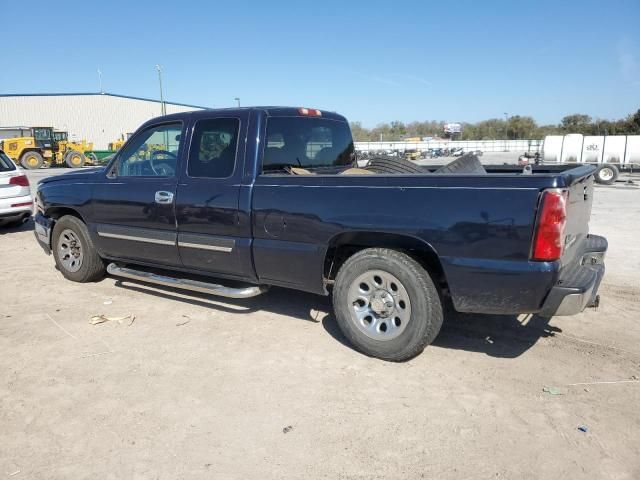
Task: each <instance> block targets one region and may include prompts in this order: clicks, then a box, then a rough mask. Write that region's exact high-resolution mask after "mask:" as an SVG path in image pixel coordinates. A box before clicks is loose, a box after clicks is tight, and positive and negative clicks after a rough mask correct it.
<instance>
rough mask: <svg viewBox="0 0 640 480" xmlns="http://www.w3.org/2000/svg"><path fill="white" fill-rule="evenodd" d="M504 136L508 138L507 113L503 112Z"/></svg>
mask: <svg viewBox="0 0 640 480" xmlns="http://www.w3.org/2000/svg"><path fill="white" fill-rule="evenodd" d="M504 138H505V140H509V114H508V113H507V112H504Z"/></svg>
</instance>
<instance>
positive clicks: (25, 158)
mask: <svg viewBox="0 0 640 480" xmlns="http://www.w3.org/2000/svg"><path fill="white" fill-rule="evenodd" d="M43 163H44V158H43V157H42V155H41V154H40V152H27V153H25V154H23V155H22V157H21V158H20V165H22V166H23V168H26V169H27V170H36V169H38V168H40V167H42V164H43Z"/></svg>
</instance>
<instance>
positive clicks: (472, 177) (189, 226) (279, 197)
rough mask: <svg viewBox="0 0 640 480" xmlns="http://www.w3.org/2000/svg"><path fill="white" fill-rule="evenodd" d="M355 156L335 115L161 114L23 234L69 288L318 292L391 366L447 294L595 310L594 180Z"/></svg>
mask: <svg viewBox="0 0 640 480" xmlns="http://www.w3.org/2000/svg"><path fill="white" fill-rule="evenodd" d="M354 158H355V157H354V146H353V140H352V137H351V132H350V129H349V125H348V123H347V121H346V120H345V118H344V117H342V116H340V115H337V114H335V113H331V112H326V111H320V110H315V109H308V108H283V107H254V108H237V109H220V110H205V111H198V112H189V113H180V114H175V115H168V116H165V117H160V118H156V119H153V120H151V121H149V122H147V123H146V124H144V125H143V126H142V127H140V129H139V130H138V131H137V132H136V133H135V134H134V135H133V136H132V137H131V138H130V139H129V140H128V141H127V143H126V144H125V145H124V146H123V148H122V149H121V150H120V151H119V152H118V153H117V154H116V155H115V157H114V158H113V160H112V161H111V162H110V163H109V164H108V165H107V166H106V167H105V168H99V169H91V170H83V171H81V172H72V173H68V174H65V175H60V176H57V177H51V178H48V179H45V180H42V181H41V182H40V184H39V186H38V193H37V199H36V206H37V215H36V227H35V229H36V237H37V239H38V241H39V242H40V243H41V244H42V246H43V247H44V248H45V249H46V251H47V252H53V255H54V258H55V262H56V265H57V267H58V269H59V270H60V271H61V272H62V274H63V275H64V276H65V277H66V278H68V279H70V280H73V281H76V282H88V281H95V280H97V279H99V278H101V277H102V276H104V275H105V273H109V274H111V275H115V276H120V277H124V278H129V279H134V280H138V281H143V282H150V283H155V284H162V285H169V286H174V287H178V288H185V289H191V290H196V291H200V292H208V293H211V294H216V295H225V296H229V297H235V298H243V297H250V296H254V295H258V294H260V293H262V292H264V291H265V290H266V289H267V288H268V286H270V285H277V286H281V287H287V288H292V289H297V290H304V291H307V292H313V293H316V294H319V295H328V294H330V293H331V294H332V295H333V304H334V309H335V313H336V318H337V321H338V324H339V326H340V328H341V329H342V331H343V333H344V334H345V336H346V337H347V338H348V339H349V340H350V341H351V342H352V343H353V345H354V346H355V347H356V348H358V349H359V350H360V351H362V352H364V353H366V354H369V355H372V356H376V357H380V358H384V359H387V360H405V359H408V358H411V357H413V356H415V355H416V354H418V353H420V352H421V351H422V350H423V349H424V347H425V346H426V345H428V344H429V343H430V342H432V341H433V340H434V338H435V337H436V335H437V334H438V332H439V330H440V327H441V324H442V319H443V307H442V306H443V301H444V299H445V297H449V298H450V299H451V301H452V304H453V306H454V308H455V309H456V310H458V311H462V312H478V313H499V314H518V313H538V314H540V315H544V316H551V315H571V314H575V313H578V312H580V311H582V310H583V309H584V308H585V307H587V306H590V305H594V304H596V303H597V302H598V298H599V297H598V295H597V289H598V286H599V284H600V281H601V279H602V276H603V274H604V263H603V259H604V254H605V252H606V249H607V242H606V240H605V239H604V238H602V237H599V236H595V235H590V234H589V230H588V222H589V216H590V212H591V202H592V197H593V173H594V171H595V168H594V167H591V166H580V167H576V168H570V167H566V166H564V167H558V168H554V167H548V166H545V167H542V166H534V167H533V169H531V167H526V168H525V170H523V169H522V167H517V166H513V167H510V166H496V167H486V168H482V167H481V171H478V170H477V169H476V170H474V171H473V173H465V171H464V168H463V169H455V168H452V169H447V168H445V169H444V170H442V169H438V170H436V169H435V168H430V169H427V168H423V167H418V166H417V165H415V164H414V163H412V162H409V161H408V160H407V161H404V162H403V161H401V160H399V159H390V158H387V159H379V160H377V161H373V162H372V164H371V166H370V167H365V168H358V167H357V164H356V161H355V160H354ZM214 278H216V279H219V280H214Z"/></svg>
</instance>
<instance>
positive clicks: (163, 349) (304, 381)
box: [0, 172, 640, 479]
mask: <svg viewBox="0 0 640 480" xmlns="http://www.w3.org/2000/svg"><path fill="white" fill-rule="evenodd" d="M44 174H45V173H41V172H37V173H36V174H35V175H31V173H30V175H31V176H32V178H33V177H37V176H42V175H44ZM637 183H638V184H640V182H637ZM639 218H640V187H638V186H637V185H635V186H634V185H625V184H622V183H619V184H617V185H615V186H612V187H598V188H597V190H596V197H595V202H594V211H593V217H592V223H591V230H592V231H593V232H597V233H599V234H602V235H605V236H607V237H608V239H609V242H610V250H609V254H608V257H607V269H608V271H607V274H606V277H605V280H604V284H603V285H602V289H601V294H602V305H601V307H600V308H599V309H598V310H589V311H586V312H584V313H582V314H580V315H578V316H574V317H565V318H554V319H552V320H551V322H550V323H546V322H545V321H543V320H542V319H540V318H538V317H531V318H529V317H525V316H522V317H519V318H516V317H498V316H482V315H460V314H453V315H450V316H449V318H448V319H447V321H446V323H445V326H444V328H443V330H442V333H441V334H440V336H439V337H438V339H437V340H436V342H435V344H434V345H432V346H431V347H429V348H427V350H426V351H425V352H424V353H423V354H422V355H421V356H419V357H417V358H415V359H414V360H412V361H410V362H407V363H403V364H392V363H386V362H382V361H379V360H375V359H371V358H367V357H365V356H362V355H360V354H358V353H356V352H355V351H354V350H352V349H351V348H350V347H349V345H347V344H346V342H345V340H344V338H343V337H342V336H341V335H340V333H339V331H338V329H337V327H336V323H335V320H334V318H333V316H332V314H331V309H330V304H329V302H328V300H327V299H325V298H321V297H316V296H313V295H307V294H303V293H296V292H289V291H286V290H280V289H274V290H272V291H270V292H269V293H268V294H266V295H264V296H262V297H258V298H255V299H252V300H245V301H228V300H221V299H214V298H207V297H206V296H198V295H185V294H183V293H179V292H177V291H171V290H162V289H156V288H150V287H147V286H141V285H136V284H133V283H120V282H118V281H116V280H115V279H113V278H106V279H104V280H103V281H101V282H99V283H95V284H75V283H72V282H69V281H66V280H64V279H63V277H62V276H61V275H60V273H58V272H57V271H56V269H55V268H54V263H53V259H52V258H51V257H48V256H46V255H44V253H43V252H42V250H41V249H40V248H39V247H38V245H37V244H36V241H35V240H34V238H33V233H32V231H31V228H32V225H27V226H26V227H24V228H22V229H18V230H15V229H14V230H0V246H2V248H1V249H0V265H1V268H0V282H1V294H0V298H1V305H2V308H1V311H0V352H1V355H0V372H1V377H0V478H2V477H6V478H12V479H19V478H29V479H76V478H82V479H123V478H129V479H177V478H181V479H187V478H225V479H254V478H255V479H282V478H292V479H300V478H331V479H382V478H389V479H414V478H433V479H460V478H463V479H478V478H485V479H487V478H508V479H533V478H536V479H537V478H544V479H547V478H548V479H566V478H568V479H572V478H581V479H582V478H587V479H595V478H603V479H604V478H606V479H637V478H640V409H639V408H638V405H640V383H638V382H637V381H635V380H636V379H638V378H640V345H639V340H640V325H639V320H640V300H639V299H640V273H639V272H640V242H638V241H637V237H638V234H639V233H640V220H639ZM96 314H106V315H115V316H117V315H127V314H131V315H135V321H134V322H133V323H132V324H131V325H129V321H124V322H122V323H118V322H108V323H104V324H100V325H90V324H89V320H90V318H91V316H92V315H96ZM598 382H614V383H598ZM623 382H625V383H623ZM576 384H577V385H576ZM545 386H546V387H557V388H558V389H559V391H560V392H561V393H562V395H551V394H549V393H545V392H543V388H544V387H545ZM581 425H585V426H586V427H587V432H582V431H580V430H578V427H579V426H581Z"/></svg>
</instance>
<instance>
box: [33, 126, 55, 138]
mask: <svg viewBox="0 0 640 480" xmlns="http://www.w3.org/2000/svg"><path fill="white" fill-rule="evenodd" d="M33 136H34V137H35V139H36V140H51V130H50V129H48V128H34V129H33Z"/></svg>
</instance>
